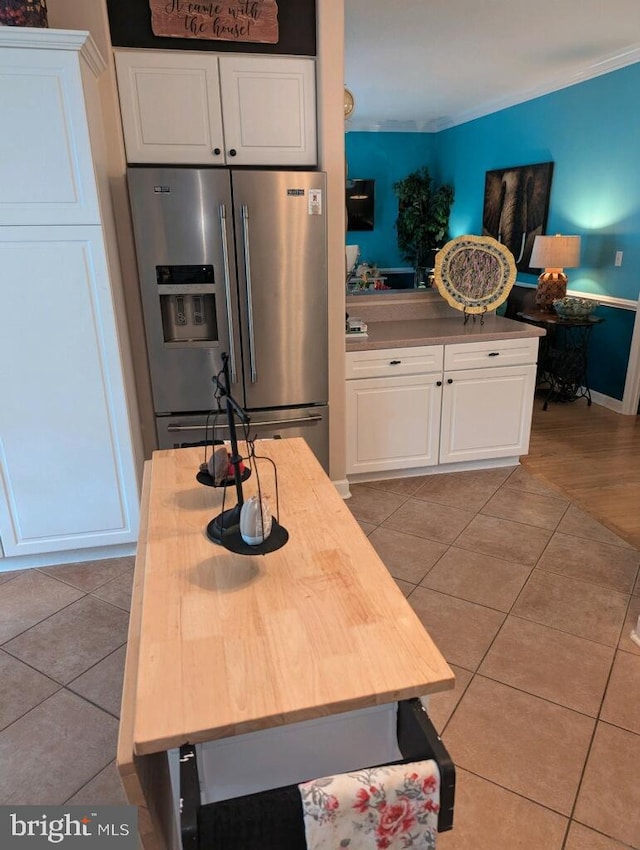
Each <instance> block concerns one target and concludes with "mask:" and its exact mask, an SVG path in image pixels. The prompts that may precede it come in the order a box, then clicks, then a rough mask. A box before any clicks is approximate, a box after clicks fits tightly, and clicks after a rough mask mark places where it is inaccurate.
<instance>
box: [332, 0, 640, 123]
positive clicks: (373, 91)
mask: <svg viewBox="0 0 640 850" xmlns="http://www.w3.org/2000/svg"><path fill="white" fill-rule="evenodd" d="M638 61H640V2H639V0H536V2H525V0H345V84H346V86H347V87H348V88H349V89H350V90H351V91H352V92H353V94H354V97H355V110H354V112H353V113H352V116H351V118H350V119H349V120H348V122H347V129H348V130H380V131H387V132H389V131H398V132H399V131H404V132H406V131H415V132H435V131H438V130H442V129H445V128H446V127H452V126H455V125H456V124H462V123H464V122H465V121H470V120H472V119H473V118H478V117H480V116H482V115H487V114H489V113H491V112H496V111H497V110H499V109H504V108H505V107H508V106H513V105H514V104H516V103H522V102H523V101H525V100H530V99H531V98H533V97H538V96H539V95H542V94H546V93H548V92H551V91H556V90H557V89H561V88H564V87H566V86H569V85H572V84H574V83H578V82H582V81H583V80H586V79H589V78H590V77H594V76H598V75H600V74H603V73H607V72H608V71H613V70H615V69H617V68H621V67H624V66H625V65H630V64H632V63H634V62H638Z"/></svg>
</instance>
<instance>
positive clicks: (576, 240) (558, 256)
mask: <svg viewBox="0 0 640 850" xmlns="http://www.w3.org/2000/svg"><path fill="white" fill-rule="evenodd" d="M579 265H580V237H579V236H562V235H561V234H560V233H556V235H555V236H536V238H535V240H534V243H533V250H532V251H531V259H530V260H529V266H530V267H531V268H541V269H544V271H543V272H542V274H541V275H540V277H539V278H538V288H537V290H536V307H537V308H538V309H539V310H544V311H546V312H551V311H552V310H553V302H554V301H555V299H556V298H564V297H565V295H566V294H567V276H566V274H565V273H564V271H563V269H571V268H576V267H577V266H579Z"/></svg>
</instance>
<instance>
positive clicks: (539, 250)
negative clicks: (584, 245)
mask: <svg viewBox="0 0 640 850" xmlns="http://www.w3.org/2000/svg"><path fill="white" fill-rule="evenodd" d="M529 265H530V266H531V268H534V269H536V268H537V269H572V268H576V267H577V266H579V265H580V237H579V236H561V235H560V234H559V233H557V234H556V235H555V236H536V238H535V241H534V243H533V250H532V251H531V259H530V260H529Z"/></svg>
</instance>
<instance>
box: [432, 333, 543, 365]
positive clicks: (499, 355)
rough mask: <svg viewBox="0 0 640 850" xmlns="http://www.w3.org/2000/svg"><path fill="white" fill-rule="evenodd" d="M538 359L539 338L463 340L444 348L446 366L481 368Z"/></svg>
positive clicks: (523, 362) (520, 363)
mask: <svg viewBox="0 0 640 850" xmlns="http://www.w3.org/2000/svg"><path fill="white" fill-rule="evenodd" d="M537 359H538V338H537V337H530V338H527V339H500V340H483V341H482V342H461V343H455V344H453V345H446V346H445V348H444V368H445V369H446V370H449V369H480V368H486V367H488V366H521V365H525V364H529V363H535V362H536V361H537Z"/></svg>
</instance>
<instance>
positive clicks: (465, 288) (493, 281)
mask: <svg viewBox="0 0 640 850" xmlns="http://www.w3.org/2000/svg"><path fill="white" fill-rule="evenodd" d="M515 279H516V264H515V260H514V257H513V254H512V253H511V251H510V250H509V249H508V248H506V247H505V246H504V245H502V244H501V243H500V242H498V241H497V240H496V239H494V238H493V237H492V236H458V238H457V239H452V240H451V241H450V242H447V244H446V245H445V246H444V248H442V249H441V250H440V251H438V253H437V254H436V264H435V269H434V281H435V284H436V286H437V287H438V292H439V293H440V295H442V297H443V298H444V299H445V300H446V301H447V302H448V303H449V304H450V305H451V306H452V307H455V309H456V310H462V311H464V312H465V313H486V312H487V311H488V310H495V309H496V307H499V306H500V304H502V302H503V301H505V300H506V298H507V296H508V295H509V292H510V291H511V287H512V286H513V284H514V282H515Z"/></svg>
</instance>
